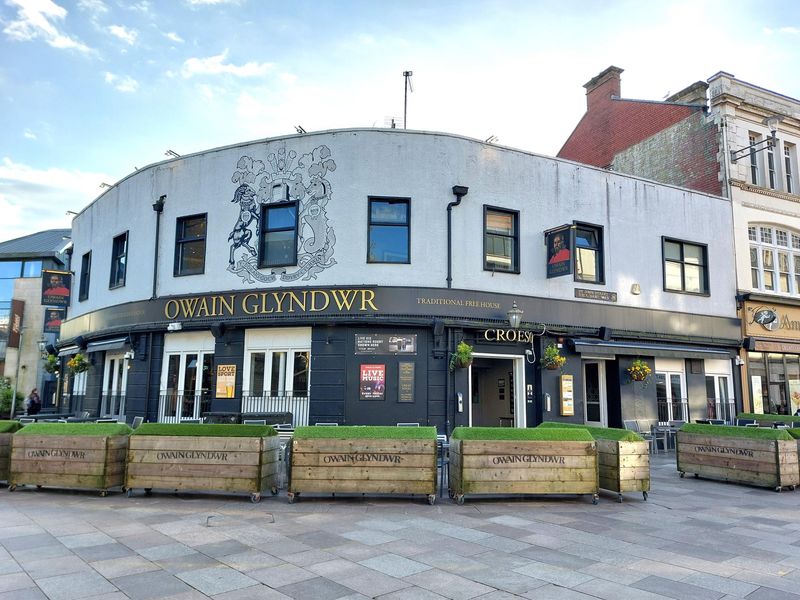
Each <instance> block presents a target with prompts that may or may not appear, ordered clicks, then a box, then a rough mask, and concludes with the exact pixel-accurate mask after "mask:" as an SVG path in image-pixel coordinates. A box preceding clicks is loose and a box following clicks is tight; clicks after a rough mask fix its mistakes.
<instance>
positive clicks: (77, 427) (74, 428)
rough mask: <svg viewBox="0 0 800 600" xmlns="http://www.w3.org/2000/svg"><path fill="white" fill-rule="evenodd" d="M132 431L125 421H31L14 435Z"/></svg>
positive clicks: (99, 434) (102, 433)
mask: <svg viewBox="0 0 800 600" xmlns="http://www.w3.org/2000/svg"><path fill="white" fill-rule="evenodd" d="M131 431H133V430H132V429H131V428H130V427H128V426H127V425H125V423H31V424H30V425H26V426H25V427H23V428H22V429H20V430H19V431H18V432H17V433H15V434H14V435H76V436H96V437H111V436H114V435H130V433H131Z"/></svg>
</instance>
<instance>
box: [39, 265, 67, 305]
mask: <svg viewBox="0 0 800 600" xmlns="http://www.w3.org/2000/svg"><path fill="white" fill-rule="evenodd" d="M71 287H72V274H71V273H68V272H66V271H45V270H43V271H42V306H64V307H67V306H69V295H70V290H71Z"/></svg>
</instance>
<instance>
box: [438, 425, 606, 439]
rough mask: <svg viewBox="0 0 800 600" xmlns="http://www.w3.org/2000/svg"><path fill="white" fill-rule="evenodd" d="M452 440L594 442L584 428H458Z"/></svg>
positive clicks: (454, 431)
mask: <svg viewBox="0 0 800 600" xmlns="http://www.w3.org/2000/svg"><path fill="white" fill-rule="evenodd" d="M450 437H451V439H454V440H482V441H501V442H502V441H545V442H593V441H594V438H593V437H592V436H591V435H590V434H589V432H588V431H586V429H585V428H583V427H559V428H552V429H549V428H547V429H517V428H514V427H456V428H455V429H454V430H453V433H452V435H451V436H450Z"/></svg>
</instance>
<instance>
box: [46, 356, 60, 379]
mask: <svg viewBox="0 0 800 600" xmlns="http://www.w3.org/2000/svg"><path fill="white" fill-rule="evenodd" d="M42 367H43V368H44V370H45V371H47V372H48V373H51V374H52V373H57V372H58V370H59V368H61V363H60V361H59V360H58V356H56V355H55V354H48V355H47V358H45V359H44V364H43V365H42Z"/></svg>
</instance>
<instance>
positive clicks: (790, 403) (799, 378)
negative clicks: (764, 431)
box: [747, 352, 800, 415]
mask: <svg viewBox="0 0 800 600" xmlns="http://www.w3.org/2000/svg"><path fill="white" fill-rule="evenodd" d="M747 370H748V375H749V378H750V398H751V399H752V403H753V412H755V413H762V414H776V415H790V414H791V415H794V414H800V412H798V411H800V355H797V354H778V353H774V352H748V354H747Z"/></svg>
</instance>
